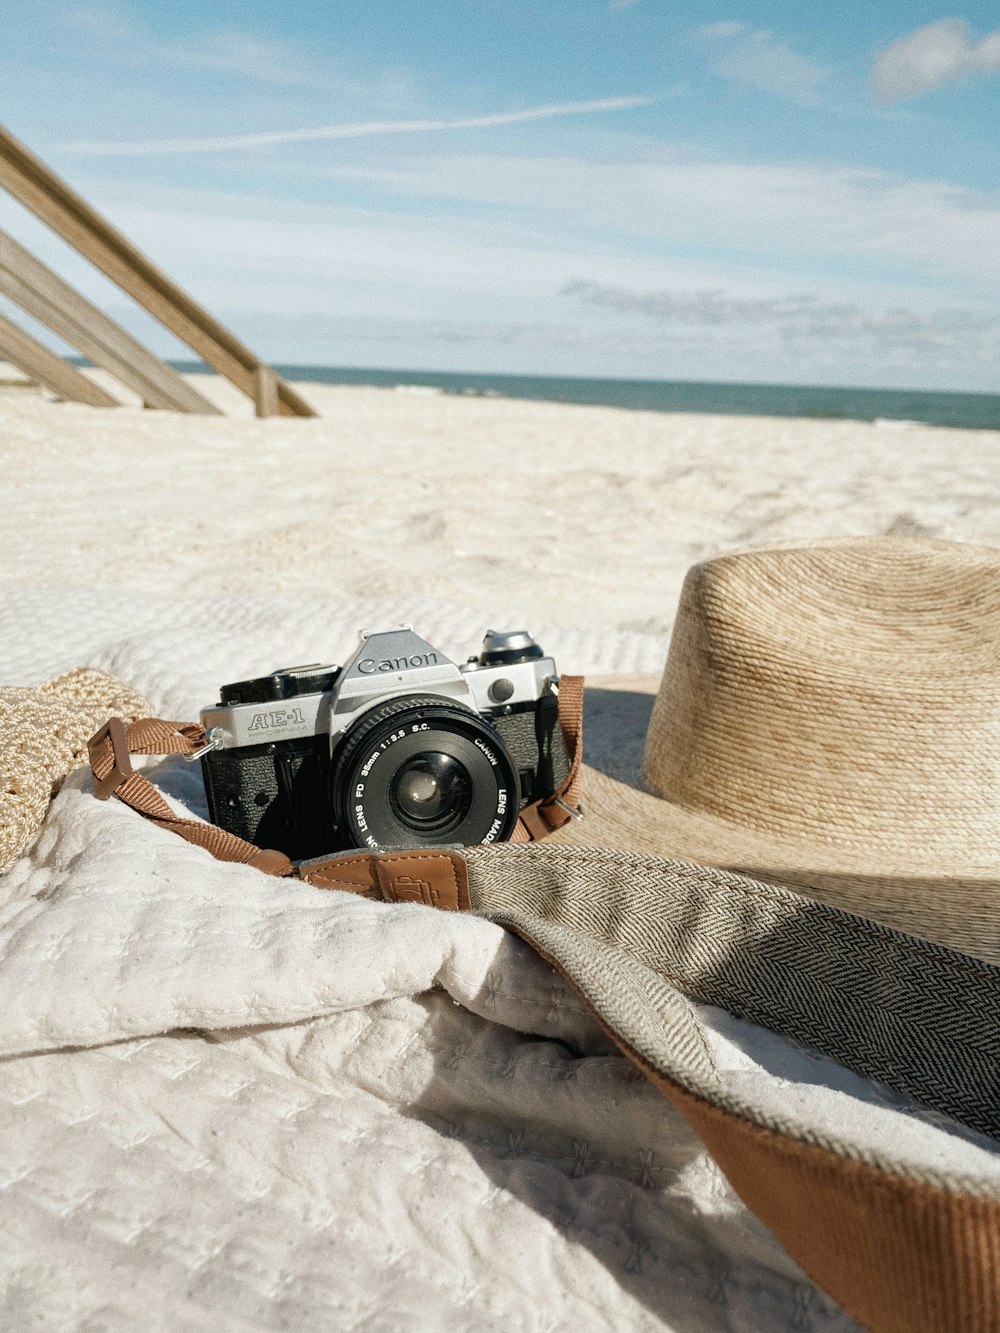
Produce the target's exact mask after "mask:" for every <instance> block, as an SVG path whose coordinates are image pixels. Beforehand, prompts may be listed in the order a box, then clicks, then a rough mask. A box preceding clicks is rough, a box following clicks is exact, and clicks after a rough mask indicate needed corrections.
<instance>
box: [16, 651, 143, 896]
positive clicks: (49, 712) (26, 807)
mask: <svg viewBox="0 0 1000 1333" xmlns="http://www.w3.org/2000/svg"><path fill="white" fill-rule="evenodd" d="M150 711H151V710H150V707H149V704H148V703H147V702H146V700H145V699H144V698H143V697H142V695H140V694H137V693H136V692H135V690H132V689H129V687H128V686H127V685H123V684H122V682H121V681H120V680H116V679H115V678H114V676H108V675H105V673H104V672H103V671H94V670H92V669H91V668H89V667H81V668H79V669H78V670H76V671H67V672H66V673H65V675H62V676H57V677H56V678H55V679H54V680H50V681H48V682H47V683H46V684H45V685H39V686H37V687H33V688H24V687H19V686H14V685H3V686H0V874H3V872H4V871H5V870H7V869H8V868H9V867H10V865H11V864H12V863H13V862H14V861H15V860H16V859H17V857H19V856H20V855H21V853H22V852H23V851H25V850H26V849H27V848H28V847H29V846H30V844H31V843H32V842H33V841H34V839H35V837H36V836H37V834H38V832H39V830H40V829H41V826H42V821H43V820H44V818H45V812H46V811H47V809H48V807H49V802H50V801H51V799H52V797H53V795H54V794H55V791H56V789H57V788H58V786H59V784H60V782H62V780H63V778H65V777H66V775H67V773H69V772H70V771H71V770H72V769H74V768H76V767H77V765H78V764H82V763H83V762H84V761H85V760H86V758H87V740H88V738H89V737H90V736H91V735H93V733H94V732H95V731H96V730H97V728H98V727H100V726H101V725H102V724H103V723H104V722H106V721H107V720H108V718H109V717H112V716H118V717H122V718H125V719H127V720H128V721H133V720H134V719H135V718H138V717H143V716H145V715H146V714H148V713H149V712H150Z"/></svg>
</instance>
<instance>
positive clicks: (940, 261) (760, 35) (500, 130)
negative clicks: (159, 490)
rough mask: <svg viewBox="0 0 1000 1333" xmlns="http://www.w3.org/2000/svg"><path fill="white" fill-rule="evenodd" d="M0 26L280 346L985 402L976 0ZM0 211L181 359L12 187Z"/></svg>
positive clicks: (499, 8) (14, 91)
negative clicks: (972, 394) (912, 390)
mask: <svg viewBox="0 0 1000 1333" xmlns="http://www.w3.org/2000/svg"><path fill="white" fill-rule="evenodd" d="M0 17H2V20H3V28H4V34H5V47H6V60H5V70H4V81H3V88H4V98H3V102H4V111H3V120H4V121H5V123H6V124H7V126H8V127H9V128H10V129H11V130H13V132H14V133H15V134H17V135H18V136H20V137H21V138H22V139H24V140H25V141H26V142H27V143H28V144H29V146H31V147H32V148H34V149H35V151H37V152H38V153H39V154H40V155H41V156H42V157H44V158H45V159H46V160H47V161H48V162H49V163H50V164H51V165H52V166H54V167H55V168H56V169H57V170H58V171H60V172H61V173H62V174H63V175H64V176H66V177H67V178H68V179H69V180H70V181H71V183H73V184H74V185H75V186H76V187H77V188H78V189H80V190H81V191H82V192H83V193H84V194H85V195H87V196H88V197H89V198H90V199H91V200H92V202H94V203H95V204H96V205H97V206H98V207H99V208H101V209H102V210H103V211H104V212H106V213H107V214H108V215H109V216H110V217H111V218H112V219H113V220H114V221H115V222H117V223H118V224H119V225H120V226H122V227H123V228H124V229H125V230H126V232H127V233H128V234H129V235H130V236H131V237H132V238H133V239H134V240H135V241H136V242H137V243H138V244H139V245H140V246H142V247H143V248H144V249H145V250H146V251H147V252H148V253H149V254H150V255H151V256H152V257H153V258H154V259H155V260H156V261H157V262H158V263H159V264H160V265H161V266H162V267H163V268H165V269H166V270H167V271H168V272H169V273H170V274H171V275H172V276H173V277H175V278H176V279H177V280H179V281H180V282H181V283H182V284H184V285H185V286H187V287H188V288H189V290H191V291H192V293H193V294H195V295H196V296H197V297H198V298H199V299H200V300H202V301H203V303H204V304H206V305H207V306H208V307H209V308H210V309H211V310H212V311H213V313H215V314H217V315H218V316H219V317H221V318H222V319H223V320H225V321H227V322H228V323H230V324H231V325H232V326H233V327H234V328H235V330H236V331H237V332H239V333H240V334H241V335H242V336H243V337H244V338H245V339H246V340H247V341H248V342H250V344H251V345H252V346H253V347H254V348H255V350H257V351H259V352H260V353H261V354H262V355H264V356H266V357H268V358H270V359H272V360H276V361H284V362H290V361H297V362H311V363H316V364H329V365H353V366H366V365H367V366H387V367H410V368H421V369H453V370H491V371H497V372H514V373H531V372H537V373H547V374H580V375H614V376H625V377H635V378H664V379H674V378H677V379H685V378H691V379H726V380H749V381H772V382H786V383H794V382H799V383H829V384H859V385H887V386H892V385H895V386H902V387H931V388H969V389H985V390H996V389H997V387H998V386H997V381H996V372H995V365H996V361H997V352H998V350H1000V313H998V309H997V300H996V298H997V295H998V289H1000V193H998V190H997V181H998V179H1000V175H998V168H1000V149H998V146H997V107H998V105H1000V101H998V92H1000V32H998V31H995V25H996V21H997V20H996V10H995V9H992V8H990V7H987V6H986V5H985V4H979V3H976V4H969V3H966V4H964V5H963V7H962V9H961V11H960V12H959V13H957V14H956V13H954V12H949V11H943V10H941V9H940V8H939V7H937V6H936V5H933V4H890V3H883V4H881V5H878V6H873V5H871V4H870V3H867V4H862V3H856V2H854V0H852V2H851V3H845V4H841V5H838V6H835V7H833V6H831V7H827V8H823V9H820V8H819V7H817V8H814V9H807V8H806V7H805V6H803V5H801V4H800V3H796V4H791V3H784V4H780V3H771V4H763V3H752V4H747V5H734V6H729V5H720V6H718V7H716V6H715V5H704V4H694V3H674V4H671V5H669V6H668V5H666V4H664V3H658V2H656V0H632V2H631V3H629V2H627V0H549V3H539V0H531V2H529V0H493V2H491V3H485V2H483V3H479V2H477V0H468V2H467V3H458V2H457V0H455V2H451V3H434V2H432V0H424V2H422V3H418V2H417V0H366V2H365V3H355V2H354V0H346V2H342V0H326V2H325V3H304V2H303V0H291V2H286V3H282V4H274V3H273V0H272V3H270V4H267V5H264V4H260V3H256V2H255V0H253V2H251V3H246V2H244V3H240V4H233V3H224V2H222V0H203V2H202V3H199V4H192V3H171V4H170V5H160V4H152V3H148V0H141V2H139V3H131V4H127V3H108V4H103V3H98V4H87V5H79V6H78V5H74V4H72V3H70V4H66V3H51V2H50V0H32V3H31V4H30V5H24V4H21V5H15V4H12V3H10V2H9V0H2V2H0ZM0 225H2V226H3V227H5V228H7V229H8V230H9V231H11V232H12V233H13V234H14V235H15V236H17V237H19V238H20V239H21V240H22V241H24V242H25V243H26V244H29V245H30V246H31V247H32V249H33V250H34V251H35V253H37V254H39V256H40V257H42V258H45V259H46V260H48V261H49V262H50V263H52V264H53V266H54V267H56V268H58V269H59V271H60V272H62V273H63V274H64V275H65V276H67V277H69V278H71V279H72V280H73V281H75V282H76V283H77V284H78V285H79V286H80V287H81V288H82V289H83V290H85V291H86V292H87V293H88V294H89V295H91V296H93V297H94V298H95V299H97V300H98V301H99V302H100V304H101V305H102V306H104V307H105V308H106V309H108V310H109V311H110V312H112V313H113V314H115V315H116V316H117V317H119V318H121V319H122V320H123V322H125V323H127V324H128V325H129V327H131V328H132V329H133V330H135V331H137V332H139V333H141V334H142V335H143V336H144V337H146V339H147V341H149V342H150V343H151V344H152V345H154V346H155V347H156V348H157V349H158V350H160V351H162V352H165V353H167V354H170V355H184V354H185V353H184V349H182V348H179V347H178V346H177V345H176V344H174V343H173V341H172V340H171V339H170V337H169V336H168V335H166V334H164V333H163V332H162V331H160V330H158V329H157V328H155V327H154V326H152V325H151V324H150V322H149V321H148V320H147V319H146V317H145V316H144V315H142V313H141V312H139V311H137V310H135V309H134V308H132V307H131V306H130V304H129V303H128V302H127V300H126V299H125V298H123V297H122V296H121V294H120V293H118V292H117V290H116V289H114V288H112V287H111V286H110V285H109V284H107V283H106V282H105V281H104V280H103V279H102V278H100V277H99V275H96V274H95V273H94V272H93V270H90V269H89V268H88V266H87V265H86V264H84V263H83V262H82V261H81V260H79V259H78V258H77V257H76V256H74V255H73V254H72V253H71V252H69V251H68V250H67V249H66V248H65V247H64V246H62V245H61V243H60V242H58V241H56V240H55V239H54V238H52V237H51V236H50V234H48V233H46V232H45V231H44V229H43V228H41V227H40V226H39V225H38V224H37V223H35V222H34V221H33V219H31V218H30V216H29V215H27V214H26V213H24V212H23V211H22V210H21V209H20V208H19V207H18V206H17V205H16V204H14V203H13V201H10V200H8V199H6V198H4V199H2V200H0Z"/></svg>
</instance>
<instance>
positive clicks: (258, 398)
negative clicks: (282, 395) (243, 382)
mask: <svg viewBox="0 0 1000 1333" xmlns="http://www.w3.org/2000/svg"><path fill="white" fill-rule="evenodd" d="M253 397H254V406H255V407H256V409H257V415H258V416H259V417H276V416H278V414H279V412H280V404H279V402H278V377H277V375H276V374H275V373H274V371H273V370H272V369H271V367H270V366H258V367H257V369H256V371H255V372H254V395H253Z"/></svg>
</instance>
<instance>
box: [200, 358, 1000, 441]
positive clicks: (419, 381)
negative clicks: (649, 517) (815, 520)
mask: <svg viewBox="0 0 1000 1333" xmlns="http://www.w3.org/2000/svg"><path fill="white" fill-rule="evenodd" d="M175 364H176V365H177V366H178V367H179V368H181V369H184V370H204V369H206V367H204V366H202V365H197V364H194V363H191V362H176V363H175ZM275 369H276V370H277V371H278V372H279V373H280V374H281V375H283V376H284V377H285V378H286V379H288V380H311V381H312V382H313V383H319V384H370V385H375V386H377V387H381V388H395V387H409V388H415V389H425V390H434V389H436V390H438V391H439V392H441V393H454V394H468V395H473V396H480V397H498V398H528V399H535V400H541V401H543V402H552V403H591V404H596V405H598V406H601V407H624V408H631V409H633V410H637V411H644V412H721V413H724V414H727V415H734V416H767V417H827V418H842V419H844V420H849V421H879V420H884V421H923V422H927V423H928V424H930V425H933V426H961V427H965V428H967V429H974V430H1000V395H998V394H988V393H929V392H924V391H922V390H917V389H836V388H833V389H831V388H824V387H818V386H817V387H811V386H802V385H789V384H709V383H702V382H695V381H686V380H618V379H614V380H611V379H609V380H604V379H573V378H569V377H565V378H564V377H556V376H551V375H487V374H482V375H480V374H473V375H467V374H461V375H460V374H452V373H448V372H445V371H437V370H426V371H424V370H358V369H354V368H342V367H339V366H287V365H277V366H275Z"/></svg>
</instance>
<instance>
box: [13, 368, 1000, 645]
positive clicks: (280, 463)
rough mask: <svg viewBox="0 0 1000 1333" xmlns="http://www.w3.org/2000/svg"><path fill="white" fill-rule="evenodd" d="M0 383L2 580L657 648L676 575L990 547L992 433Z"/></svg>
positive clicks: (214, 382) (321, 390)
mask: <svg viewBox="0 0 1000 1333" xmlns="http://www.w3.org/2000/svg"><path fill="white" fill-rule="evenodd" d="M197 384H198V387H199V388H200V389H202V391H206V392H208V393H210V394H211V395H212V396H214V397H215V399H216V400H217V401H218V402H219V403H220V405H222V406H224V408H225V409H226V411H227V413H236V412H239V413H240V414H241V415H240V416H236V415H227V416H225V417H217V418H212V417H197V416H182V415H177V414H174V413H167V412H154V411H142V410H141V409H140V408H139V407H138V406H126V407H122V408H120V409H117V410H100V409H93V408H88V407H82V406H78V405H75V404H68V403H56V402H53V401H51V400H49V398H48V397H47V395H44V394H42V393H41V392H40V391H38V390H33V389H29V388H23V387H16V388H15V387H0V467H2V478H3V480H2V483H0V485H2V493H3V499H4V521H3V524H2V528H0V569H2V571H3V577H4V578H5V579H6V580H8V581H13V582H19V583H22V584H32V585H35V586H61V587H64V588H65V587H74V586H80V587H95V586H109V587H110V586H114V587H120V588H128V589H130V590H133V591H137V592H149V593H151V594H172V595H176V594H177V593H179V592H183V593H186V594H191V595H208V594H218V593H233V594H240V595H246V594H247V593H252V592H254V591H258V590H259V591H261V592H264V591H267V592H269V593H289V594H296V595H308V596H313V595H323V596H329V595H331V594H334V595H341V594H343V595H347V596H351V597H356V596H357V597H374V598H379V597H392V598H398V597H407V596H410V595H413V596H416V595H418V594H419V595H421V596H434V597H438V598H445V599H449V600H451V601H454V602H456V603H460V604H462V605H465V606H470V607H482V608H483V614H484V615H485V616H486V617H487V619H489V618H490V617H491V616H492V615H494V614H498V615H499V614H501V613H503V614H505V615H506V616H507V617H509V618H510V617H513V618H515V619H523V620H525V621H527V622H529V623H531V622H533V621H536V620H537V621H539V622H541V623H547V624H556V625H564V626H587V627H588V628H590V629H593V630H600V629H607V630H612V629H613V630H632V631H638V632H640V633H644V634H651V635H656V636H660V635H665V634H666V633H667V632H668V631H669V628H670V623H671V619H672V614H673V608H674V605H675V603H676V599H677V594H678V592H679V588H680V583H681V580H682V578H683V574H684V571H685V570H686V569H687V567H688V566H689V565H690V564H691V563H692V562H694V561H696V560H698V559H701V558H703V557H705V556H709V555H712V554H714V553H716V552H718V551H721V550H723V549H727V548H733V547H738V546H744V545H748V544H753V543H760V542H768V541H775V540H781V541H787V540H795V539H799V538H814V537H818V536H836V535H841V534H876V533H898V534H901V535H919V536H936V537H949V538H957V539H963V540H968V541H978V542H986V543H993V542H996V541H998V540H1000V514H998V509H997V498H998V496H1000V433H997V432H988V431H959V430H945V429H939V428H931V427H921V426H914V425H910V426H906V427H904V428H896V429H886V428H885V427H881V426H876V425H871V424H866V423H859V422H852V421H819V420H789V419H771V418H759V417H733V416H704V415H680V414H676V415H674V414H661V413H652V412H629V411H623V410H619V409H612V408H601V407H580V406H569V405H562V404H552V403H539V402H521V401H512V400H506V399H495V398H490V399H483V398H470V397H461V396H451V395H447V394H435V393H430V394H429V393H408V392H401V391H393V390H387V389H370V388H355V387H330V386H322V385H312V384H310V385H303V386H302V388H303V392H304V393H305V395H306V396H307V397H308V398H309V400H310V401H311V402H313V403H314V404H315V405H316V406H317V408H318V409H319V410H320V412H321V413H322V417H321V418H320V419H318V420H290V419H272V420H268V421H257V420H255V419H253V418H251V417H250V416H249V412H250V408H249V405H248V404H247V402H246V400H245V399H242V397H241V395H239V394H237V393H236V391H235V390H233V389H232V387H231V386H230V385H228V384H226V383H225V382H224V381H222V380H219V379H216V378H212V377H203V376H199V377H197Z"/></svg>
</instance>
